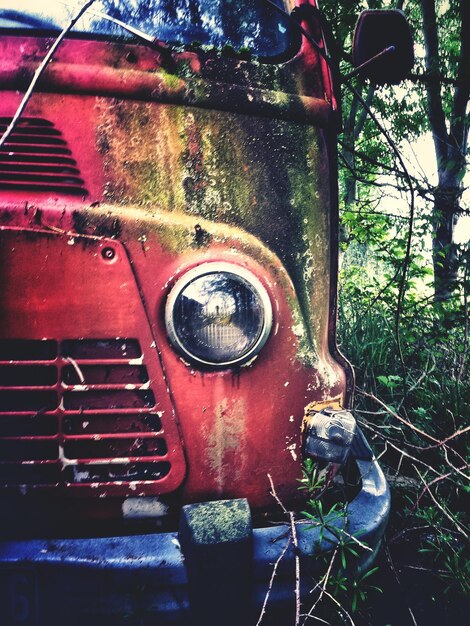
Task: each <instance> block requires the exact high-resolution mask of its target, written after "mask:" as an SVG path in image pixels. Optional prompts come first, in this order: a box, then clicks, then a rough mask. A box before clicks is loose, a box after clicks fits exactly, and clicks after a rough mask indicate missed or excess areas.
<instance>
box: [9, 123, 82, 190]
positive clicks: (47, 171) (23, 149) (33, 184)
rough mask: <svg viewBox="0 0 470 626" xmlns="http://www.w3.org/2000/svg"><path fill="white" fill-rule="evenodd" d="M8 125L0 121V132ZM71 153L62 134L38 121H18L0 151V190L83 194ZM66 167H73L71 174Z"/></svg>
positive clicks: (47, 124) (48, 124) (80, 179)
mask: <svg viewBox="0 0 470 626" xmlns="http://www.w3.org/2000/svg"><path fill="white" fill-rule="evenodd" d="M10 122H11V118H5V117H3V118H0V133H3V132H4V131H5V129H6V128H7V126H8V124H9V123H10ZM71 154H72V153H71V151H70V149H69V148H68V147H67V142H66V141H65V139H64V138H63V137H62V133H61V132H60V131H59V130H58V129H56V128H55V127H54V125H53V124H52V123H51V122H49V121H48V120H44V119H40V118H21V119H20V120H19V121H18V122H17V124H16V125H15V128H14V129H13V132H12V133H11V135H10V136H9V138H8V141H7V142H6V143H5V145H4V146H2V147H1V148H0V190H2V189H3V190H9V189H17V190H23V191H26V190H28V191H54V192H59V193H63V194H67V195H82V196H85V195H87V194H88V192H87V190H86V189H85V187H84V181H83V179H82V178H81V177H80V171H79V170H78V169H77V168H76V167H75V166H76V162H75V160H74V159H72V158H71ZM33 163H34V165H31V164H33ZM70 166H73V171H71V170H70Z"/></svg>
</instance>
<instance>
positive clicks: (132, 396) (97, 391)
mask: <svg viewBox="0 0 470 626" xmlns="http://www.w3.org/2000/svg"><path fill="white" fill-rule="evenodd" d="M156 406H157V399H156V397H155V395H154V392H153V390H152V389H151V388H150V381H149V375H148V372H147V367H146V365H145V363H144V355H143V353H142V350H141V348H140V344H139V342H138V341H137V340H136V339H67V340H64V341H62V342H59V341H55V340H44V341H39V340H21V339H18V340H14V339H9V340H1V341H0V483H1V485H0V486H3V487H8V488H12V487H13V488H22V487H24V486H27V487H28V488H31V487H51V486H54V487H63V488H66V489H68V488H74V489H75V488H77V487H80V488H82V487H84V486H88V487H90V486H92V487H93V489H92V491H96V487H97V483H99V484H103V485H106V486H107V487H108V486H110V485H113V484H114V485H116V487H119V488H121V486H122V485H127V486H128V487H129V488H131V485H129V483H131V482H132V483H133V482H134V481H140V482H142V483H145V484H152V483H158V482H159V481H162V480H163V479H164V478H165V477H166V476H168V474H169V472H170V470H171V458H170V454H169V450H168V445H167V442H166V437H165V433H164V431H163V429H162V422H161V413H160V412H158V411H157V410H156ZM132 488H133V489H134V488H135V487H132ZM96 495H99V494H98V492H97V493H96Z"/></svg>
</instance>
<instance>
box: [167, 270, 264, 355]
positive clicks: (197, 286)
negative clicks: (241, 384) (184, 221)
mask: <svg viewBox="0 0 470 626" xmlns="http://www.w3.org/2000/svg"><path fill="white" fill-rule="evenodd" d="M165 321H166V327H167V331H168V335H169V337H170V339H171V342H172V343H173V345H174V346H175V348H177V350H178V351H179V352H181V353H182V354H183V356H186V357H188V358H189V359H191V360H194V361H197V362H198V363H201V364H204V365H212V366H229V365H235V364H242V363H246V362H247V361H249V360H250V359H251V358H253V357H254V356H255V355H256V354H257V353H258V352H259V350H261V348H262V347H263V345H264V344H265V342H266V340H267V338H268V336H269V333H270V330H271V326H272V308H271V302H270V300H269V296H268V294H267V292H266V290H265V288H264V287H263V286H262V284H261V283H260V281H259V280H258V279H257V278H256V277H255V276H253V275H252V274H251V272H248V271H247V270H245V269H244V268H239V267H237V266H234V265H231V264H229V263H205V264H203V265H200V266H198V267H196V268H194V269H193V270H191V271H189V272H188V273H187V274H185V275H184V276H183V277H182V278H181V279H180V280H179V281H178V282H177V283H176V284H175V286H174V287H173V289H172V291H171V293H170V295H169V297H168V301H167V306H166V316H165Z"/></svg>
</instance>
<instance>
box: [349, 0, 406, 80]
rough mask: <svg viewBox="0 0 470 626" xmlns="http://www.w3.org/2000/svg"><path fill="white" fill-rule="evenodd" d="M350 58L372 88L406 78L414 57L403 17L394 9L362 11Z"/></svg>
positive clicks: (401, 13) (403, 15)
mask: <svg viewBox="0 0 470 626" xmlns="http://www.w3.org/2000/svg"><path fill="white" fill-rule="evenodd" d="M387 48H388V49H389V50H388V51H387V52H384V51H385V50H386V49H387ZM381 53H383V54H381ZM377 55H379V56H378V58H376V59H375V60H372V59H373V58H374V57H376V56H377ZM352 58H353V65H354V67H359V66H362V65H364V67H363V68H361V71H360V73H361V74H362V75H363V76H365V77H366V78H369V80H371V81H372V82H373V83H375V84H376V85H384V84H386V83H389V84H397V83H399V82H401V81H402V80H403V79H404V78H406V76H407V75H408V74H409V72H410V71H411V68H412V67H413V63H414V53H413V37H412V35H411V30H410V25H409V23H408V20H407V19H406V17H405V14H404V13H403V12H402V11H399V10H397V9H389V10H380V9H379V10H374V9H368V10H366V11H363V12H362V13H361V14H360V16H359V19H358V20H357V24H356V28H355V31H354V41H353V54H352Z"/></svg>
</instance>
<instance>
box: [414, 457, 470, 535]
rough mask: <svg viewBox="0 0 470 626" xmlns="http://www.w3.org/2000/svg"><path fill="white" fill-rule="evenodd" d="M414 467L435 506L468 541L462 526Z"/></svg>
mask: <svg viewBox="0 0 470 626" xmlns="http://www.w3.org/2000/svg"><path fill="white" fill-rule="evenodd" d="M413 467H414V468H415V470H416V473H417V474H418V476H419V477H420V479H421V481H422V482H423V485H424V487H425V489H426V491H427V492H428V494H429V496H430V498H431V500H432V501H433V502H434V504H435V505H436V506H437V508H438V509H439V510H440V511H441V512H442V513H443V515H445V517H447V519H448V520H449V521H450V522H451V523H452V524H453V525H454V526H455V527H456V528H457V530H458V531H459V533H460V534H462V535H463V536H464V537H465V539H468V534H467V533H466V532H465V530H464V529H463V528H462V526H461V525H460V524H459V523H458V522H457V520H456V519H455V517H453V516H452V515H451V514H450V513H449V512H448V511H447V510H446V508H445V507H444V506H442V504H441V503H440V502H439V500H438V499H437V498H436V497H435V496H434V494H433V492H432V491H431V489H430V488H429V485H428V484H427V483H426V481H425V480H424V478H423V476H421V474H420V471H419V469H418V468H417V467H416V466H415V465H413Z"/></svg>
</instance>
